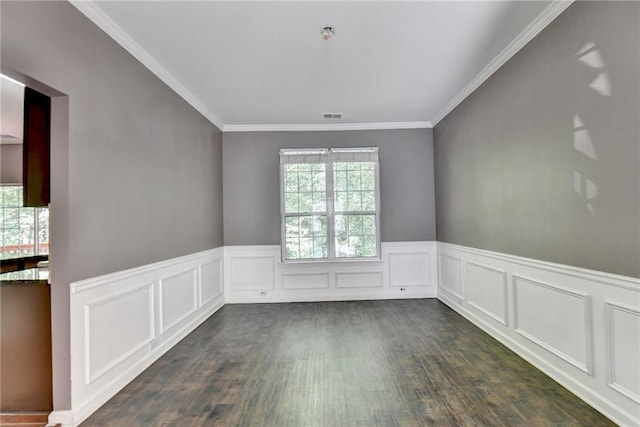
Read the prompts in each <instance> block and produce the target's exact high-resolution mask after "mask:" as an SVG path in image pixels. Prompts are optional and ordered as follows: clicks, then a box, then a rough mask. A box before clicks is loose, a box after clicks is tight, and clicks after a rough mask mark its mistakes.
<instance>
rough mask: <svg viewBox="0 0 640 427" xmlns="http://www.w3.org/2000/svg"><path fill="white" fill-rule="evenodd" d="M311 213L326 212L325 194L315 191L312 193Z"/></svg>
mask: <svg viewBox="0 0 640 427" xmlns="http://www.w3.org/2000/svg"><path fill="white" fill-rule="evenodd" d="M312 209H313V212H325V211H326V210H327V193H325V192H324V191H316V192H315V193H313V206H312Z"/></svg>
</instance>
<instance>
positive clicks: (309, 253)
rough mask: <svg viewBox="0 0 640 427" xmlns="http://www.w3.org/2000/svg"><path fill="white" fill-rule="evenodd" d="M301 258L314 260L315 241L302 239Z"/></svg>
mask: <svg viewBox="0 0 640 427" xmlns="http://www.w3.org/2000/svg"><path fill="white" fill-rule="evenodd" d="M300 258H313V239H309V238H302V239H300Z"/></svg>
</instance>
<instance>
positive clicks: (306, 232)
mask: <svg viewBox="0 0 640 427" xmlns="http://www.w3.org/2000/svg"><path fill="white" fill-rule="evenodd" d="M312 235H313V228H311V217H310V216H301V217H300V236H301V237H308V236H312Z"/></svg>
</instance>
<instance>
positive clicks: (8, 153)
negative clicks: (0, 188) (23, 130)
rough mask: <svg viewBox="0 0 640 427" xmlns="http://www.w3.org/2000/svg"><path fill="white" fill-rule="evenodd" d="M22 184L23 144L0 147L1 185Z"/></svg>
mask: <svg viewBox="0 0 640 427" xmlns="http://www.w3.org/2000/svg"><path fill="white" fill-rule="evenodd" d="M21 183H22V144H2V145H0V184H21Z"/></svg>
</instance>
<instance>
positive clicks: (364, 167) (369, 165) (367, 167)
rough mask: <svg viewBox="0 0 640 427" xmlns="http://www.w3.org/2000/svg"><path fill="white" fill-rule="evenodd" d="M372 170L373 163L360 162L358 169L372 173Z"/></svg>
mask: <svg viewBox="0 0 640 427" xmlns="http://www.w3.org/2000/svg"><path fill="white" fill-rule="evenodd" d="M374 168H375V163H374V162H360V169H362V170H363V171H373V170H374Z"/></svg>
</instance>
